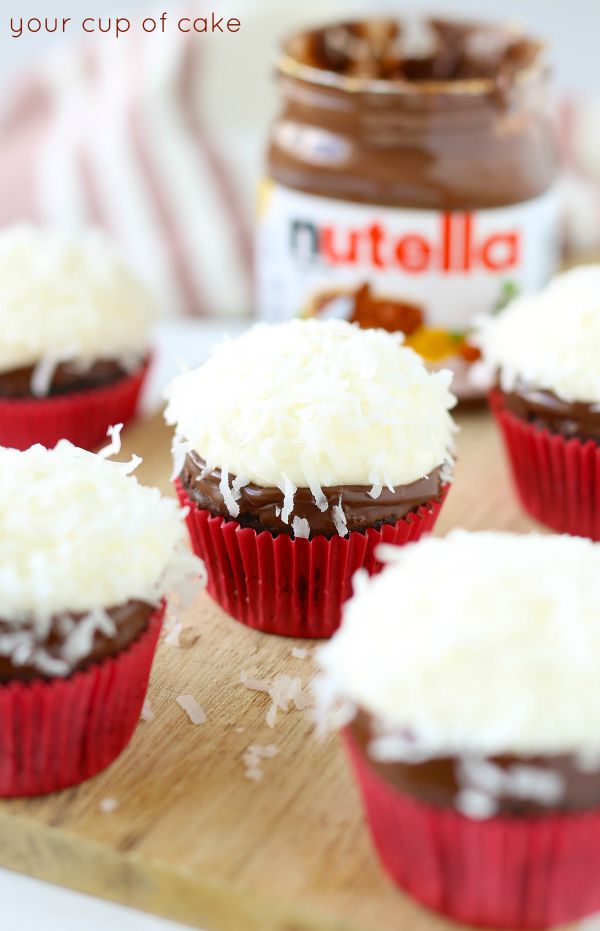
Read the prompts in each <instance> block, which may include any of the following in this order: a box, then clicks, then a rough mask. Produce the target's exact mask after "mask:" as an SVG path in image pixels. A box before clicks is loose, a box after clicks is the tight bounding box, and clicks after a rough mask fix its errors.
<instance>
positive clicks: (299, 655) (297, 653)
mask: <svg viewBox="0 0 600 931" xmlns="http://www.w3.org/2000/svg"><path fill="white" fill-rule="evenodd" d="M292 656H293V657H294V658H295V659H306V657H307V656H308V650H305V649H304V647H294V648H293V650H292Z"/></svg>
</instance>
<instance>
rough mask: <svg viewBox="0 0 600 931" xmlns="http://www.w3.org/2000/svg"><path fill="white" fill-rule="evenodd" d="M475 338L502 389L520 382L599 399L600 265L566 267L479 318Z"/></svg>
mask: <svg viewBox="0 0 600 931" xmlns="http://www.w3.org/2000/svg"><path fill="white" fill-rule="evenodd" d="M476 342H477V344H478V345H479V346H480V348H481V350H482V352H483V357H484V366H485V369H486V370H487V374H488V380H489V379H490V378H491V377H492V375H493V373H494V372H495V370H497V369H498V370H499V373H500V384H501V387H502V388H503V389H504V390H505V391H510V390H511V389H512V388H514V387H515V385H516V384H517V383H518V382H524V383H525V384H527V385H530V386H532V387H534V388H545V389H547V390H550V391H553V392H554V393H555V394H556V395H558V397H560V398H562V400H564V401H567V402H573V401H580V402H582V403H590V404H595V403H599V402H600V366H599V365H598V359H600V265H584V266H580V267H579V268H574V269H571V271H568V272H564V273H563V274H562V275H558V276H557V277H556V278H555V279H554V280H553V281H552V282H551V283H550V284H549V285H548V287H547V288H545V289H544V290H543V291H540V292H538V293H537V294H527V295H524V296H523V297H519V298H517V299H516V300H515V301H513V302H512V303H511V304H510V305H509V306H508V307H507V308H506V309H505V310H504V311H502V313H500V314H498V315H497V316H493V317H485V318H483V319H482V320H481V321H480V322H479V326H478V332H477V336H476Z"/></svg>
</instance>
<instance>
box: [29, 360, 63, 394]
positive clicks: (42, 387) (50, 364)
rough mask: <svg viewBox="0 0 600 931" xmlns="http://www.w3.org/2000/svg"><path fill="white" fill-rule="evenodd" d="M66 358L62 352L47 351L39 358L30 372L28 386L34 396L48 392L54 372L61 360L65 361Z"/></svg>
mask: <svg viewBox="0 0 600 931" xmlns="http://www.w3.org/2000/svg"><path fill="white" fill-rule="evenodd" d="M68 358H69V356H65V355H64V354H62V353H48V354H47V355H45V356H44V357H43V358H42V359H40V361H39V362H38V363H37V364H36V365H35V366H34V369H33V372H32V374H31V382H30V388H31V393H32V395H33V396H34V397H36V398H42V397H44V395H47V394H48V391H49V390H50V385H51V384H52V379H53V378H54V373H55V372H56V370H57V368H58V366H59V365H60V364H61V362H66V361H67V360H68Z"/></svg>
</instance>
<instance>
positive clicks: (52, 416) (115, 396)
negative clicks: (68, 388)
mask: <svg viewBox="0 0 600 931" xmlns="http://www.w3.org/2000/svg"><path fill="white" fill-rule="evenodd" d="M149 364H150V363H149V361H147V362H146V363H145V364H144V365H143V366H141V368H139V369H138V370H137V371H136V372H134V373H133V374H131V375H127V376H126V377H124V378H121V379H119V380H118V381H116V382H114V383H113V384H110V385H105V386H103V387H100V388H90V389H88V390H86V391H74V392H72V393H70V394H63V395H59V396H57V397H49V398H0V446H10V447H13V448H15V449H28V448H29V447H30V446H33V445H34V444H35V443H41V444H42V446H46V447H48V448H51V447H54V446H56V444H57V443H58V441H59V440H61V439H66V440H70V441H71V443H74V444H75V446H80V447H81V448H82V449H90V450H92V449H95V448H96V447H97V446H99V445H100V444H101V443H102V442H103V441H104V439H105V438H106V431H107V429H108V427H110V426H112V425H113V424H116V423H122V424H126V423H127V422H128V421H130V420H131V419H132V418H133V417H134V415H135V413H136V410H137V406H138V401H139V397H140V393H141V390H142V386H143V384H144V381H145V378H146V374H147V372H148V368H149Z"/></svg>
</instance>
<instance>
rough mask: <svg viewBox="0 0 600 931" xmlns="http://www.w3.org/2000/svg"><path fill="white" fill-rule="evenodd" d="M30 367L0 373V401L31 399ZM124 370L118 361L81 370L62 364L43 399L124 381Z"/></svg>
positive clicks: (101, 362) (32, 374)
mask: <svg viewBox="0 0 600 931" xmlns="http://www.w3.org/2000/svg"><path fill="white" fill-rule="evenodd" d="M34 372H35V368H34V366H31V365H30V366H23V367H22V368H18V369H13V370H12V371H9V372H0V398H31V397H34V393H33V391H32V379H33V377H34ZM127 375H128V371H127V369H126V368H124V366H123V365H122V364H121V363H119V362H118V361H113V360H108V359H106V360H101V361H98V362H93V363H92V364H91V365H90V366H86V367H85V368H84V369H82V368H81V367H80V366H77V365H75V364H73V363H68V362H63V363H61V364H60V365H58V366H57V367H56V369H55V370H54V373H53V375H52V378H51V380H50V384H49V387H48V391H47V392H45V393H44V397H46V396H49V397H53V396H56V395H60V394H68V393H69V392H71V391H86V390H89V389H91V388H101V387H104V386H106V385H112V384H114V382H116V381H119V380H120V379H121V378H126V377H127Z"/></svg>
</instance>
